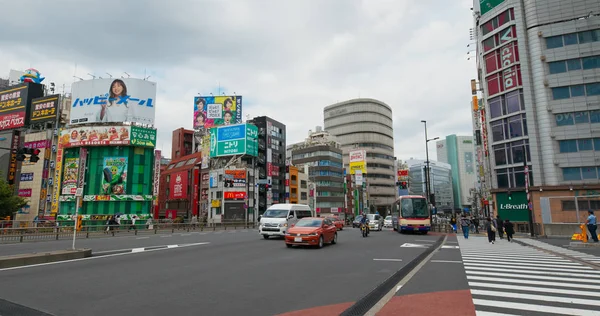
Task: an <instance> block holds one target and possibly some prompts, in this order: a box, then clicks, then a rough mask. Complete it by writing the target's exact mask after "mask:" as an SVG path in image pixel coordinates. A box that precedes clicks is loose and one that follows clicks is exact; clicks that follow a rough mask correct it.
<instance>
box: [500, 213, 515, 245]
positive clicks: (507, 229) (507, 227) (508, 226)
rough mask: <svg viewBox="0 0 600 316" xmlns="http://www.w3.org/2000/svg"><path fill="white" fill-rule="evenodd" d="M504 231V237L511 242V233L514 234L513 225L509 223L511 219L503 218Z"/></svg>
mask: <svg viewBox="0 0 600 316" xmlns="http://www.w3.org/2000/svg"><path fill="white" fill-rule="evenodd" d="M503 227H504V231H505V232H506V239H507V240H508V241H509V242H512V240H513V235H514V234H515V226H514V225H513V223H511V221H510V220H509V219H508V218H507V219H505V220H504V226H503Z"/></svg>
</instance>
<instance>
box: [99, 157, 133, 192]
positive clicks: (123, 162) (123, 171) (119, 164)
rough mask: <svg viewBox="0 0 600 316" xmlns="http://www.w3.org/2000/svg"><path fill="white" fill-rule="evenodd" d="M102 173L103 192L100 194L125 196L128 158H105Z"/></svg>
mask: <svg viewBox="0 0 600 316" xmlns="http://www.w3.org/2000/svg"><path fill="white" fill-rule="evenodd" d="M102 173H103V174H102V175H103V177H102V182H101V186H102V192H101V193H100V194H104V195H121V194H125V187H126V186H127V157H104V164H103V165H102Z"/></svg>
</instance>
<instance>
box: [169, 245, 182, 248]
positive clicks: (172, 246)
mask: <svg viewBox="0 0 600 316" xmlns="http://www.w3.org/2000/svg"><path fill="white" fill-rule="evenodd" d="M177 247H179V245H168V246H167V248H177Z"/></svg>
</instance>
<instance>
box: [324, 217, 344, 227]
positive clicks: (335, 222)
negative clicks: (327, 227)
mask: <svg viewBox="0 0 600 316" xmlns="http://www.w3.org/2000/svg"><path fill="white" fill-rule="evenodd" d="M327 218H329V219H330V220H331V221H332V222H333V225H335V227H336V228H337V230H342V229H344V221H343V220H341V219H340V218H339V217H337V216H330V217H327Z"/></svg>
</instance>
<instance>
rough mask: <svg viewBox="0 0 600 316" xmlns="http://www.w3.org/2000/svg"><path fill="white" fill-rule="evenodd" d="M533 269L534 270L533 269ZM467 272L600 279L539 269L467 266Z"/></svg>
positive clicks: (584, 272) (592, 276) (583, 274)
mask: <svg viewBox="0 0 600 316" xmlns="http://www.w3.org/2000/svg"><path fill="white" fill-rule="evenodd" d="M532 269H533V268H532ZM465 270H466V271H469V270H480V271H496V272H508V273H516V274H518V273H529V274H541V275H555V276H572V277H577V278H597V279H600V275H590V274H587V273H586V272H587V271H581V273H571V272H554V271H539V268H536V270H529V269H519V270H515V269H509V268H506V269H502V268H489V267H485V268H484V267H469V266H465Z"/></svg>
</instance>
